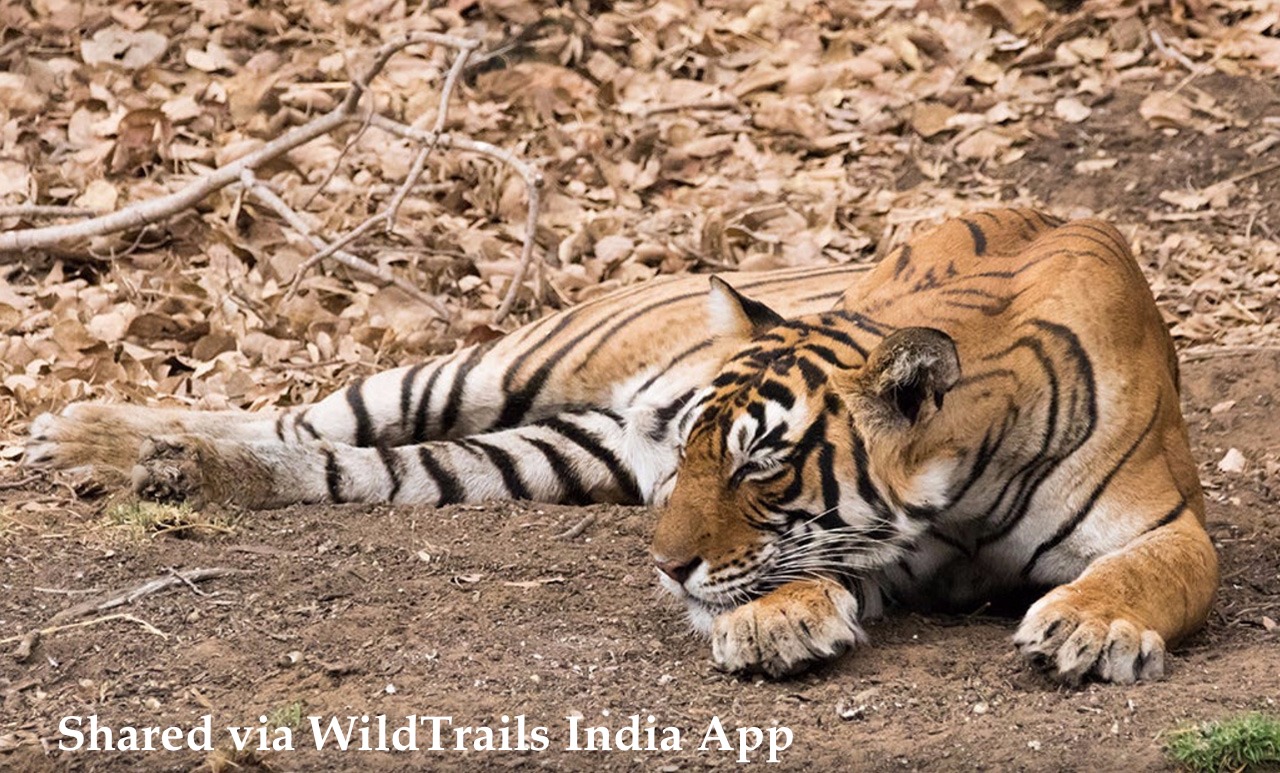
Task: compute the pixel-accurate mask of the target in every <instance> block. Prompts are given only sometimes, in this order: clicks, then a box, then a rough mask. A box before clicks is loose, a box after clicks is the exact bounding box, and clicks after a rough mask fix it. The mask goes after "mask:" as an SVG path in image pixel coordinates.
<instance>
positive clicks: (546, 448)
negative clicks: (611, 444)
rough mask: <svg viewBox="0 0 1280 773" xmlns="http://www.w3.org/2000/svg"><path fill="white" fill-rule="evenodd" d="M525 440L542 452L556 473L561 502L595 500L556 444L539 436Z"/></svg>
mask: <svg viewBox="0 0 1280 773" xmlns="http://www.w3.org/2000/svg"><path fill="white" fill-rule="evenodd" d="M525 442H527V443H528V444H529V445H531V446H533V447H534V448H536V449H538V450H539V451H541V452H542V455H543V456H545V457H546V458H547V464H548V466H550V467H551V471H552V472H554V473H555V474H556V479H557V480H558V481H559V482H560V491H561V494H562V497H561V502H562V503H563V504H569V505H589V504H591V503H592V502H593V501H595V500H594V499H593V498H592V496H591V494H590V493H588V491H587V487H586V485H585V484H584V483H583V482H582V478H581V477H580V476H579V475H578V471H577V470H575V469H574V468H573V465H572V464H571V463H570V462H569V460H568V458H567V457H565V456H564V455H563V454H561V453H560V452H559V451H557V450H556V448H555V446H553V445H551V444H550V443H548V442H547V441H545V440H541V439H539V438H525Z"/></svg>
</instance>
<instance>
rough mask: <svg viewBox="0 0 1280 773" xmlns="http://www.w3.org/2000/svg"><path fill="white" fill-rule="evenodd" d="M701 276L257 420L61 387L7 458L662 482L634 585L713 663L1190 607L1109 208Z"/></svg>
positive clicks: (1140, 300)
mask: <svg viewBox="0 0 1280 773" xmlns="http://www.w3.org/2000/svg"><path fill="white" fill-rule="evenodd" d="M705 281H706V280H705V279H699V278H693V277H686V278H679V279H668V280H664V281H660V282H653V283H650V284H648V285H645V286H642V287H638V288H632V289H628V290H623V291H621V292H618V293H614V294H612V295H610V296H606V297H603V298H601V299H598V300H596V301H593V302H591V303H587V304H583V305H581V306H579V307H576V308H573V309H569V310H566V311H563V312H560V313H558V314H554V315H552V316H549V317H547V318H545V319H543V320H541V321H539V322H536V323H533V324H531V325H528V326H526V327H524V328H522V329H520V330H518V331H516V332H514V333H512V334H510V335H508V336H507V337H505V338H503V339H500V340H498V341H496V342H492V343H489V344H484V345H480V346H474V347H470V348H468V349H464V350H462V351H459V352H457V353H455V354H453V355H449V356H446V357H442V358H438V359H436V360H434V361H432V362H430V363H426V364H422V365H416V366H413V367H408V368H400V369H396V370H392V371H388V372H385V373H381V374H378V375H375V376H373V377H371V378H369V379H367V380H365V381H363V382H361V383H359V384H354V385H352V386H350V387H348V388H347V389H345V390H343V391H341V392H339V393H337V394H335V395H333V396H331V397H329V398H327V399H326V400H324V401H322V402H320V403H317V404H316V405H314V406H307V407H302V408H297V409H293V410H289V411H282V412H279V413H276V414H272V415H258V414H243V413H217V414H213V413H192V412H182V411H165V410H156V409H147V408H136V407H129V406H111V405H85V404H81V405H73V406H70V407H68V408H67V409H66V410H65V411H64V412H63V413H62V414H61V415H60V416H53V415H47V414H46V415H44V416H41V417H39V418H38V419H37V420H36V421H35V422H34V423H33V425H32V440H31V443H30V446H29V449H28V459H29V462H30V463H32V464H36V465H48V466H54V467H64V468H65V467H78V466H85V465H90V466H105V467H113V466H114V467H118V468H122V469H130V468H132V470H133V476H134V484H135V487H136V488H137V490H138V491H139V492H141V493H142V494H143V495H144V496H151V497H156V498H192V499H197V500H205V501H210V500H213V501H234V502H237V503H239V504H242V505H246V506H254V507H265V506H276V505H283V504H288V503H292V502H329V501H333V502H343V501H363V502H371V501H377V502H400V503H411V502H413V503H428V504H444V503H450V502H473V501H481V500H486V499H492V498H521V499H533V500H539V501H548V502H570V503H585V502H600V501H613V502H623V503H636V504H639V503H647V504H653V505H658V506H660V507H661V515H660V518H659V521H658V525H657V529H656V533H655V536H654V542H653V552H654V559H655V562H656V564H657V567H658V570H659V577H660V580H661V582H662V583H663V585H664V586H665V587H666V588H667V589H668V590H669V591H671V592H672V593H673V594H675V595H676V596H677V597H679V598H680V599H682V600H683V601H684V602H685V603H686V604H687V606H688V609H689V613H690V617H691V619H692V620H693V622H694V623H695V625H696V626H697V627H699V628H701V629H702V630H705V631H707V632H708V633H710V635H711V639H712V655H713V659H714V660H715V662H716V663H717V664H718V665H719V666H721V667H723V668H725V669H728V670H744V671H745V670H760V671H765V672H768V673H770V674H775V675H776V674H785V673H790V672H793V671H795V670H798V669H801V668H803V667H805V666H807V665H809V664H810V663H812V662H814V661H818V660H823V659H826V658H830V657H833V656H835V655H836V654H838V653H840V652H842V651H844V650H845V649H848V648H849V647H851V646H854V645H856V644H857V643H858V642H860V641H861V640H862V639H863V634H862V629H861V625H860V623H861V621H862V620H865V619H867V618H870V617H874V616H876V615H878V614H879V613H880V612H881V611H882V610H883V609H884V608H885V607H886V606H887V605H889V604H891V603H902V604H908V605H927V606H950V605H967V604H974V603H978V602H980V601H982V600H984V599H1001V598H1008V597H1010V596H1012V595H1021V594H1025V593H1027V592H1028V591H1031V592H1035V593H1043V595H1042V596H1041V597H1040V599H1039V600H1038V601H1036V602H1035V603H1034V604H1033V605H1032V606H1031V608H1030V609H1029V610H1028V611H1027V613H1026V616H1025V617H1024V619H1023V622H1022V624H1021V625H1020V627H1019V629H1018V631H1017V633H1016V635H1015V643H1016V644H1017V646H1018V647H1019V649H1021V650H1022V651H1023V652H1024V653H1025V654H1026V655H1028V656H1029V657H1032V658H1035V659H1037V660H1040V661H1043V662H1045V663H1046V664H1047V665H1048V667H1049V669H1050V670H1051V671H1052V672H1053V673H1055V674H1056V675H1058V676H1059V677H1060V678H1062V679H1064V680H1067V681H1070V682H1078V681H1079V680H1080V679H1082V678H1084V677H1085V676H1087V675H1090V674H1092V675H1094V676H1096V677H1098V678H1101V679H1104V680H1109V681H1114V682H1122V683H1127V682H1132V681H1135V680H1137V679H1149V678H1155V677H1158V676H1160V675H1162V674H1163V671H1164V651H1165V644H1166V642H1173V641H1176V640H1177V639H1179V638H1181V637H1183V636H1185V635H1186V634H1188V633H1190V632H1191V631H1193V630H1195V629H1196V628H1197V627H1198V626H1199V625H1200V624H1201V623H1202V622H1203V620H1204V618H1205V616H1206V615H1207V611H1208V608H1209V605H1210V603H1211V600H1212V597H1213V594H1214V591H1215V588H1216V585H1217V563H1216V556H1215V553H1214V550H1213V547H1212V544H1211V543H1210V541H1209V539H1208V537H1207V535H1206V533H1205V531H1204V527H1203V522H1204V510H1203V497H1202V494H1201V491H1200V487H1199V483H1198V480H1197V477H1196V468H1195V464H1194V462H1193V461H1192V459H1191V456H1190V451H1189V448H1188V443H1187V438H1186V430H1185V426H1184V424H1183V421H1182V416H1181V413H1180V410H1179V402H1178V394H1177V363H1176V359H1175V356H1174V351H1173V347H1172V343H1171V341H1170V339H1169V336H1168V334H1167V332H1166V331H1165V328H1164V325H1163V322H1162V321H1161V318H1160V315H1159V313H1158V311H1157V310H1156V308H1155V304H1154V303H1153V302H1152V299H1151V295H1150V291H1149V290H1148V288H1147V286H1146V283H1145V281H1144V279H1143V277H1142V274H1141V272H1140V271H1139V269H1138V267H1137V265H1136V263H1135V262H1134V260H1133V258H1132V256H1131V255H1130V253H1129V250H1128V248H1127V246H1126V244H1125V242H1124V240H1123V239H1122V238H1121V236H1120V235H1119V233H1118V232H1116V231H1115V230H1114V229H1113V228H1111V227H1110V226H1108V225H1106V224H1104V223H1101V222H1098V221H1079V222H1073V223H1068V224H1062V223H1060V222H1058V221H1056V220H1054V219H1052V218H1049V217H1047V216H1045V215H1043V214H1040V213H1038V212H1035V211H1032V210H995V211H989V212H980V213H977V214H974V215H972V216H970V217H967V218H962V219H958V220H953V221H949V222H947V223H945V224H943V225H942V226H940V227H939V228H938V229H936V230H935V231H933V232H932V233H930V234H927V235H925V236H923V237H921V238H918V239H915V240H913V241H911V242H910V243H908V244H906V245H903V246H901V247H899V248H898V249H896V250H895V251H894V252H892V253H890V255H889V256H888V257H887V258H886V259H885V260H884V261H882V262H881V263H880V264H879V265H878V266H877V267H876V268H875V269H874V270H872V271H871V272H869V273H860V272H859V271H858V270H857V269H854V268H851V267H832V268H825V269H809V270H795V271H783V272H773V273H767V274H756V275H737V276H735V275H728V276H726V277H724V278H723V279H713V280H712V282H711V289H710V292H709V293H708V291H707V289H706V284H705ZM735 288H736V289H735ZM739 291H742V293H746V294H742V293H740V292H739ZM748 295H749V296H750V297H748Z"/></svg>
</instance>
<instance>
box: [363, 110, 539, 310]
mask: <svg viewBox="0 0 1280 773" xmlns="http://www.w3.org/2000/svg"><path fill="white" fill-rule="evenodd" d="M373 125H374V126H376V127H378V128H379V129H382V130H384V131H387V132H389V133H391V134H395V135H397V136H399V137H404V138H407V139H414V140H418V141H419V142H434V143H435V144H436V145H438V146H440V147H445V148H455V149H457V150H466V151H470V152H472V153H479V154H481V155H485V156H489V157H490V158H495V159H497V160H498V161H501V162H502V163H504V164H506V165H507V166H509V167H511V168H512V169H514V170H515V171H516V173H517V174H519V175H520V177H521V178H522V179H523V180H524V184H525V189H526V191H527V193H528V199H529V209H528V215H527V217H526V218H525V231H524V243H523V246H522V248H521V250H520V263H519V265H518V266H517V268H516V273H515V275H514V276H513V277H512V278H511V285H510V287H509V288H508V289H507V295H506V297H505V298H503V300H502V305H501V306H499V307H498V310H497V311H496V312H494V315H493V324H497V323H499V322H501V321H502V320H503V319H505V318H506V316H507V314H509V313H510V312H511V307H512V305H514V304H515V300H516V296H517V295H519V293H520V288H521V286H523V284H524V278H525V276H526V275H527V274H528V271H529V264H530V262H532V260H533V247H534V239H535V237H536V236H537V229H538V215H539V213H540V211H541V207H542V198H541V192H542V185H543V182H544V178H543V176H542V172H541V171H540V170H539V169H538V168H537V167H535V166H533V165H532V164H529V163H527V162H525V161H522V160H520V159H519V158H517V157H516V156H515V155H514V154H513V153H511V152H509V151H506V150H503V149H502V148H500V147H498V146H497V145H492V144H490V143H488V142H481V141H480V140H473V139H469V138H467V137H461V136H458V135H456V134H443V133H441V134H436V133H434V132H426V131H423V130H422V129H415V128H413V127H412V126H409V125H407V124H403V123H401V122H399V121H394V120H392V119H390V118H387V117H385V116H381V115H375V116H373Z"/></svg>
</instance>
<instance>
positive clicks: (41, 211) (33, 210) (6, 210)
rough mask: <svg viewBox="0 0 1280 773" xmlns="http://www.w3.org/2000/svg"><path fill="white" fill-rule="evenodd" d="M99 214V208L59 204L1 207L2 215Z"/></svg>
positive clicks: (83, 215)
mask: <svg viewBox="0 0 1280 773" xmlns="http://www.w3.org/2000/svg"><path fill="white" fill-rule="evenodd" d="M97 214H99V213H98V211H97V210H93V209H84V208H83V207H64V206H61V205H57V204H15V205H14V206H11V207H0V217H93V216H95V215H97Z"/></svg>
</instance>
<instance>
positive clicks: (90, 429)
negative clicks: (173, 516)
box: [26, 403, 279, 471]
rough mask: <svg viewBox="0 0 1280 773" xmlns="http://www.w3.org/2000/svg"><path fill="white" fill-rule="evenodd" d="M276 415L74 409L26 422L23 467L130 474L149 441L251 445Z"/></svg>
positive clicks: (95, 406) (272, 431)
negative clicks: (232, 440)
mask: <svg viewBox="0 0 1280 773" xmlns="http://www.w3.org/2000/svg"><path fill="white" fill-rule="evenodd" d="M278 420H279V414H274V413H247V412H244V411H189V410H182V409H171V408H146V407H142V406H136V405H114V404H113V405H108V404H100V403H74V404H72V405H69V406H67V407H66V408H65V409H64V410H63V411H62V412H61V413H58V414H53V413H45V414H41V415H40V416H37V417H36V418H35V420H34V421H32V422H31V428H30V437H29V439H28V441H27V448H26V452H27V453H26V464H27V465H28V466H30V467H35V468H46V469H78V468H110V469H115V470H126V471H127V470H129V469H130V468H131V467H132V466H133V465H134V463H136V462H137V461H138V454H139V450H140V449H141V447H142V445H143V443H144V442H145V441H146V440H147V439H148V438H151V437H156V436H162V435H175V434H185V435H204V436H210V437H220V436H234V437H236V438H238V439H241V440H246V441H251V440H260V439H266V438H270V437H273V436H275V435H276V426H277V424H278Z"/></svg>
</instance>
